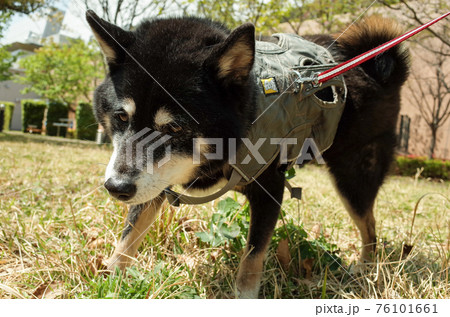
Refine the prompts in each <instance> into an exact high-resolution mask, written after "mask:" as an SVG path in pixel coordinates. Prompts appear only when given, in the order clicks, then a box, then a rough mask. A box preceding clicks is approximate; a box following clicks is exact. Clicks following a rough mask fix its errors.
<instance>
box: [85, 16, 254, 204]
mask: <svg viewBox="0 0 450 317" xmlns="http://www.w3.org/2000/svg"><path fill="white" fill-rule="evenodd" d="M86 18H87V21H88V23H89V25H90V26H91V28H92V31H93V33H94V35H95V37H96V39H97V41H98V43H99V45H100V48H101V50H102V52H103V55H104V57H105V61H106V63H107V64H108V70H109V72H108V74H107V76H106V78H105V80H104V81H103V83H102V84H100V85H99V86H98V87H97V89H96V90H95V94H94V109H95V115H96V118H97V120H98V121H99V123H100V124H101V125H102V126H103V127H104V128H105V130H106V131H107V133H108V135H109V136H110V137H111V139H112V142H113V145H114V153H113V155H112V157H111V160H110V162H109V164H108V167H107V169H106V175H105V180H106V182H105V187H106V188H107V189H108V191H109V192H110V194H111V195H113V196H114V197H116V198H118V199H120V200H123V201H126V202H127V203H130V204H139V203H143V202H146V201H148V200H150V199H152V198H154V197H156V196H158V195H159V194H160V193H161V191H162V190H163V189H164V188H166V187H168V186H171V185H175V184H182V185H186V184H190V183H192V182H193V181H194V180H195V179H196V178H198V177H200V176H202V175H203V174H205V173H210V172H213V171H214V170H216V171H217V170H219V169H221V167H222V166H223V164H224V162H225V158H226V156H227V149H228V146H227V140H228V139H229V138H236V139H237V138H240V137H242V136H243V133H245V129H246V126H247V122H246V121H245V120H248V118H247V117H248V113H249V111H250V110H249V109H250V108H251V106H250V105H251V103H252V102H253V101H252V99H253V97H252V96H253V92H252V89H251V87H252V86H251V84H250V77H251V69H252V66H253V61H254V53H255V39H254V27H253V25H251V24H244V25H242V26H241V27H239V28H237V29H235V30H234V31H233V32H231V33H230V32H228V30H226V29H225V28H224V27H222V26H220V25H218V24H215V23H213V22H211V21H209V20H204V19H196V18H173V19H156V20H150V21H145V22H143V23H141V24H140V25H139V26H138V27H137V28H136V29H135V30H134V31H125V30H123V29H121V28H119V27H118V26H115V25H113V24H110V23H108V22H106V21H104V20H102V19H100V18H99V17H98V16H97V15H96V14H95V13H94V12H93V11H87V13H86ZM246 118H247V119H246ZM202 138H203V139H205V138H221V139H222V140H224V143H223V153H224V154H223V160H215V161H209V162H205V161H204V160H202V161H201V163H198V162H196V160H194V159H193V155H194V152H195V151H200V152H202V153H203V152H205V151H208V150H210V151H212V152H214V151H215V149H211V148H209V149H208V148H207V147H201V148H196V144H200V143H201V142H196V141H198V140H201V139H202ZM194 140H196V141H194ZM203 158H204V157H203Z"/></svg>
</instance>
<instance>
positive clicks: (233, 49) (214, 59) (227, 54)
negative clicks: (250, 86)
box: [205, 23, 255, 83]
mask: <svg viewBox="0 0 450 317" xmlns="http://www.w3.org/2000/svg"><path fill="white" fill-rule="evenodd" d="M254 59H255V27H254V26H253V24H251V23H245V24H243V25H241V26H240V27H238V28H236V29H235V30H233V32H231V34H230V35H229V36H228V37H227V38H226V40H225V41H224V42H223V43H220V44H219V45H218V46H217V47H216V48H215V49H214V50H213V52H212V53H211V54H210V56H209V57H208V58H207V60H206V61H205V63H206V65H207V66H208V67H212V68H213V69H214V70H215V71H216V75H217V77H218V78H219V79H220V80H223V81H224V82H225V83H243V82H245V81H246V80H247V79H248V76H249V75H250V71H251V70H252V67H253V62H254Z"/></svg>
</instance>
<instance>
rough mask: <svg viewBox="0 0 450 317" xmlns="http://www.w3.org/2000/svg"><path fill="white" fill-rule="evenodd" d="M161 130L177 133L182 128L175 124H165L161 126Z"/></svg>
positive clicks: (172, 133)
mask: <svg viewBox="0 0 450 317" xmlns="http://www.w3.org/2000/svg"><path fill="white" fill-rule="evenodd" d="M162 131H163V132H164V133H167V134H171V135H178V134H180V133H181V132H182V131H183V128H182V127H180V126H179V125H176V124H167V125H165V126H164V127H163V128H162Z"/></svg>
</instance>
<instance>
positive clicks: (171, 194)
mask: <svg viewBox="0 0 450 317" xmlns="http://www.w3.org/2000/svg"><path fill="white" fill-rule="evenodd" d="M241 180H242V176H241V175H240V174H239V173H238V172H237V171H236V170H234V169H233V172H232V173H231V176H230V179H229V180H228V182H227V183H226V185H225V186H224V187H222V188H221V189H220V190H219V191H217V192H215V193H213V194H211V195H207V196H203V197H194V196H187V195H183V194H180V193H177V192H175V191H173V190H171V189H169V188H166V189H164V193H165V194H166V197H167V200H168V201H169V203H170V204H171V205H173V206H175V207H178V206H179V205H180V203H182V204H188V205H198V204H204V203H207V202H209V201H211V200H214V199H216V198H219V197H220V196H222V195H224V194H225V193H227V192H228V191H230V190H232V189H233V188H234V187H235V186H236V185H237V184H238V183H239V182H240V181H241Z"/></svg>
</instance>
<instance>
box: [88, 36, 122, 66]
mask: <svg viewBox="0 0 450 317" xmlns="http://www.w3.org/2000/svg"><path fill="white" fill-rule="evenodd" d="M92 32H93V33H94V36H95V38H96V40H97V42H98V44H99V45H100V48H101V51H102V53H103V56H104V57H105V59H106V62H108V63H110V62H114V60H115V59H116V57H117V56H116V52H115V51H114V50H113V49H112V47H111V46H109V45H108V44H107V43H106V42H105V41H104V40H103V39H102V38H101V36H100V35H98V33H97V32H95V31H94V30H92Z"/></svg>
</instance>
